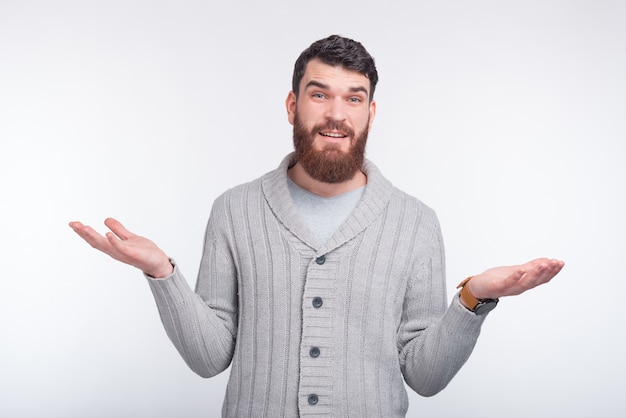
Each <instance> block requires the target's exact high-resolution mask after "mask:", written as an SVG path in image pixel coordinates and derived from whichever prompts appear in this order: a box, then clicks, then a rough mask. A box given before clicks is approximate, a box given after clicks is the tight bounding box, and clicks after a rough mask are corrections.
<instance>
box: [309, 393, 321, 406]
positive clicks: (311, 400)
mask: <svg viewBox="0 0 626 418" xmlns="http://www.w3.org/2000/svg"><path fill="white" fill-rule="evenodd" d="M308 401H309V405H317V401H319V398H318V397H317V395H316V394H315V393H311V394H310V395H309V399H308Z"/></svg>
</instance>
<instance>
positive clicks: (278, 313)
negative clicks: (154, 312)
mask: <svg viewBox="0 0 626 418" xmlns="http://www.w3.org/2000/svg"><path fill="white" fill-rule="evenodd" d="M292 157H293V156H292V155H289V156H287V157H286V158H285V159H284V160H283V162H282V163H281V165H280V166H279V167H278V169H277V170H274V171H272V172H270V173H267V174H266V175H264V176H263V177H261V178H259V179H257V180H255V181H252V182H250V183H247V184H243V185H240V186H237V187H235V188H233V189H231V190H228V191H227V192H225V193H224V194H223V195H221V196H220V197H219V198H218V199H216V201H215V203H214V205H213V208H212V211H211V216H210V218H209V222H208V226H207V230H206V238H205V245H204V253H203V256H202V261H201V264H200V271H199V275H198V281H197V284H196V289H195V292H194V291H192V290H191V289H190V287H189V286H188V284H187V282H186V280H185V279H184V277H183V276H182V274H181V272H180V269H179V268H178V266H175V269H174V273H173V274H172V275H171V276H169V277H167V278H165V279H161V280H158V279H149V284H150V287H151V289H152V291H153V294H154V296H155V299H156V303H157V306H158V309H159V313H160V316H161V320H162V321H163V324H164V326H165V329H166V332H167V334H168V336H169V338H170V339H171V340H172V342H173V343H174V345H175V346H176V348H177V349H178V351H179V352H180V354H181V356H182V357H183V358H184V360H185V362H186V363H187V364H188V365H189V367H190V368H191V369H192V370H194V371H195V372H196V373H198V374H199V375H201V376H204V377H210V376H213V375H216V374H218V373H220V372H221V371H223V370H225V369H226V368H227V367H228V366H229V365H230V364H231V361H232V369H231V374H230V379H229V383H228V386H227V389H226V397H225V400H224V404H223V409H222V415H223V416H224V417H297V416H301V417H315V416H334V417H369V416H372V417H403V416H405V414H406V411H407V408H408V398H407V393H406V390H405V385H404V383H403V377H404V379H405V380H406V383H407V384H408V385H409V386H410V387H411V388H413V389H414V390H415V391H416V392H418V393H419V394H421V395H424V396H430V395H434V394H436V393H437V392H439V391H440V390H442V389H443V388H444V387H445V386H446V385H447V384H448V382H449V381H450V380H451V379H452V378H453V376H454V375H455V374H456V372H457V371H458V370H459V369H460V367H461V366H462V365H463V364H464V362H465V361H466V360H467V358H468V357H469V355H470V353H471V351H472V349H473V347H474V344H475V342H476V338H477V337H478V334H479V332H480V327H481V324H482V321H483V320H484V316H483V317H481V316H476V315H474V314H473V313H471V312H469V311H468V310H467V309H465V308H464V307H463V306H462V305H460V303H459V301H458V297H455V298H454V301H453V302H452V303H451V304H450V306H449V307H448V306H447V303H446V286H445V277H444V264H445V263H444V252H443V243H442V239H441V232H440V228H439V224H438V221H437V218H436V215H435V213H434V212H433V211H432V210H431V209H430V208H428V207H427V206H425V205H424V204H423V203H421V202H420V201H418V200H417V199H415V198H413V197H410V196H408V195H407V194H405V193H403V192H401V191H400V190H398V189H397V188H395V187H393V186H392V185H391V183H390V182H389V181H388V180H386V179H385V178H384V177H383V176H382V175H381V173H380V172H379V170H378V169H377V168H376V167H375V166H374V165H373V164H372V163H371V162H369V161H367V162H366V164H365V166H364V169H363V170H364V172H365V174H366V175H367V186H366V188H365V191H364V193H363V197H362V198H361V201H360V202H359V204H358V206H357V207H356V209H355V210H354V211H353V213H352V214H351V215H350V216H349V217H348V219H346V221H345V222H344V223H343V224H342V225H341V227H340V228H339V230H338V231H337V232H336V233H335V234H334V235H333V236H332V237H331V238H330V239H329V240H328V241H327V242H324V243H322V242H319V241H318V240H317V238H316V237H315V235H314V234H313V233H312V232H311V231H310V230H309V229H308V228H307V227H306V225H305V223H304V222H303V220H302V219H301V218H300V216H299V214H298V212H297V209H296V208H295V206H294V204H293V202H292V200H291V197H290V194H289V191H288V189H287V169H288V167H289V164H290V162H291V159H292Z"/></svg>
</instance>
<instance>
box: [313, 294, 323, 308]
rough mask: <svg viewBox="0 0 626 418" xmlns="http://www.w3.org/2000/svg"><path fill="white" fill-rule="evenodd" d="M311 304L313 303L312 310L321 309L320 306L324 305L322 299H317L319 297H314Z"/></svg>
mask: <svg viewBox="0 0 626 418" xmlns="http://www.w3.org/2000/svg"><path fill="white" fill-rule="evenodd" d="M312 303H313V307H314V308H321V307H322V305H323V304H324V301H323V300H322V298H321V297H319V296H315V297H314V298H313V302H312Z"/></svg>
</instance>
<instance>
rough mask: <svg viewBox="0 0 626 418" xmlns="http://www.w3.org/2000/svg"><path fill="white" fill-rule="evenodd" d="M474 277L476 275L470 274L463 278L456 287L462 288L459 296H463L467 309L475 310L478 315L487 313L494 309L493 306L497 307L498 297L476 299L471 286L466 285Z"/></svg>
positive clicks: (462, 299)
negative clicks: (470, 288)
mask: <svg viewBox="0 0 626 418" xmlns="http://www.w3.org/2000/svg"><path fill="white" fill-rule="evenodd" d="M473 277H474V276H470V277H468V278H467V279H465V280H463V281H462V282H461V283H459V285H458V286H457V287H456V288H457V289H458V288H460V287H461V288H462V289H461V294H460V296H459V297H460V298H461V301H462V302H463V304H464V305H465V306H467V309H469V310H470V311H472V312H474V313H475V314H476V315H485V314H486V313H487V312H490V311H492V310H493V308H495V307H496V305H497V304H498V299H476V298H475V297H474V295H472V292H470V290H469V286H466V284H467V282H469V281H470V280H471V279H472V278H473Z"/></svg>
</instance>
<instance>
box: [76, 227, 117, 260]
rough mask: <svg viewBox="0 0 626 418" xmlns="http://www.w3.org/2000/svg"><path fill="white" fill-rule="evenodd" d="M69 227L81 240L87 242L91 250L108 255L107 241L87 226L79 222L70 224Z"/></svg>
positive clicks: (109, 249)
mask: <svg viewBox="0 0 626 418" xmlns="http://www.w3.org/2000/svg"><path fill="white" fill-rule="evenodd" d="M70 226H71V227H72V229H73V230H74V232H76V233H77V234H78V235H79V236H80V237H81V238H82V239H84V240H85V241H87V243H88V244H89V245H91V246H92V247H93V248H95V249H97V250H100V251H102V252H105V253H107V254H110V252H111V247H110V245H109V243H108V240H107V239H106V238H105V237H103V236H102V235H100V234H99V233H97V232H96V231H95V230H94V229H93V228H91V227H90V226H87V225H83V224H81V223H80V222H71V223H70Z"/></svg>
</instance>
